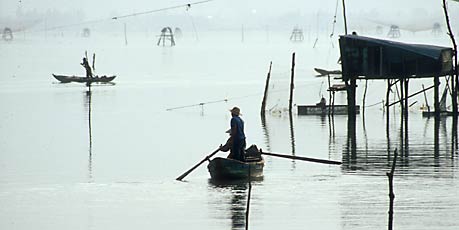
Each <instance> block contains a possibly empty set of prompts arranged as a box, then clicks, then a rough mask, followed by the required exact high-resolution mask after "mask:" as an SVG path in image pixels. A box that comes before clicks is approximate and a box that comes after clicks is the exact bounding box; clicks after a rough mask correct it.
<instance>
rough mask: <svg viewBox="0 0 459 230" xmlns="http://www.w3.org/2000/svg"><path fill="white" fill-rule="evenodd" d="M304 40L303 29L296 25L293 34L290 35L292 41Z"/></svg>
mask: <svg viewBox="0 0 459 230" xmlns="http://www.w3.org/2000/svg"><path fill="white" fill-rule="evenodd" d="M303 40H304V35H303V29H300V28H298V27H297V26H295V28H293V31H292V35H290V41H292V42H302V41H303Z"/></svg>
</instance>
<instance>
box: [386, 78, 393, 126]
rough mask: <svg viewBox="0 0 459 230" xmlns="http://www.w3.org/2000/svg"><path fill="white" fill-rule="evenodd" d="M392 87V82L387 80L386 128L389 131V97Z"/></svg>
mask: <svg viewBox="0 0 459 230" xmlns="http://www.w3.org/2000/svg"><path fill="white" fill-rule="evenodd" d="M391 87H392V85H391V80H390V79H387V92H386V128H387V129H389V110H390V107H389V96H390V88H391Z"/></svg>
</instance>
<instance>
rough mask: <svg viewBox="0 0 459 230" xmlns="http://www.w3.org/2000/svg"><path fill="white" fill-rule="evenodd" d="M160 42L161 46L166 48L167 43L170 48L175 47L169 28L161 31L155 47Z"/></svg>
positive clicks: (172, 34)
mask: <svg viewBox="0 0 459 230" xmlns="http://www.w3.org/2000/svg"><path fill="white" fill-rule="evenodd" d="M161 41H162V43H163V46H166V42H167V41H169V44H170V46H175V39H174V33H173V32H172V29H171V28H170V27H164V28H163V29H162V30H161V35H159V39H158V43H157V44H156V45H157V46H159V45H160V44H161Z"/></svg>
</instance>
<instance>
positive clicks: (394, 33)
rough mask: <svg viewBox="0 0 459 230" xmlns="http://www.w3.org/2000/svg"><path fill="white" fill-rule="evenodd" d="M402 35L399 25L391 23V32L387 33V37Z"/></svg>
mask: <svg viewBox="0 0 459 230" xmlns="http://www.w3.org/2000/svg"><path fill="white" fill-rule="evenodd" d="M400 36H402V35H401V34H400V28H399V27H398V26H397V25H391V26H390V29H389V33H387V37H390V38H399V37H400Z"/></svg>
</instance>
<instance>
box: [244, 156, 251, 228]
mask: <svg viewBox="0 0 459 230" xmlns="http://www.w3.org/2000/svg"><path fill="white" fill-rule="evenodd" d="M250 167H251V166H250V164H249V194H248V195H247V209H246V212H245V230H249V211H250V196H251V194H252V177H251V176H250Z"/></svg>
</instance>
